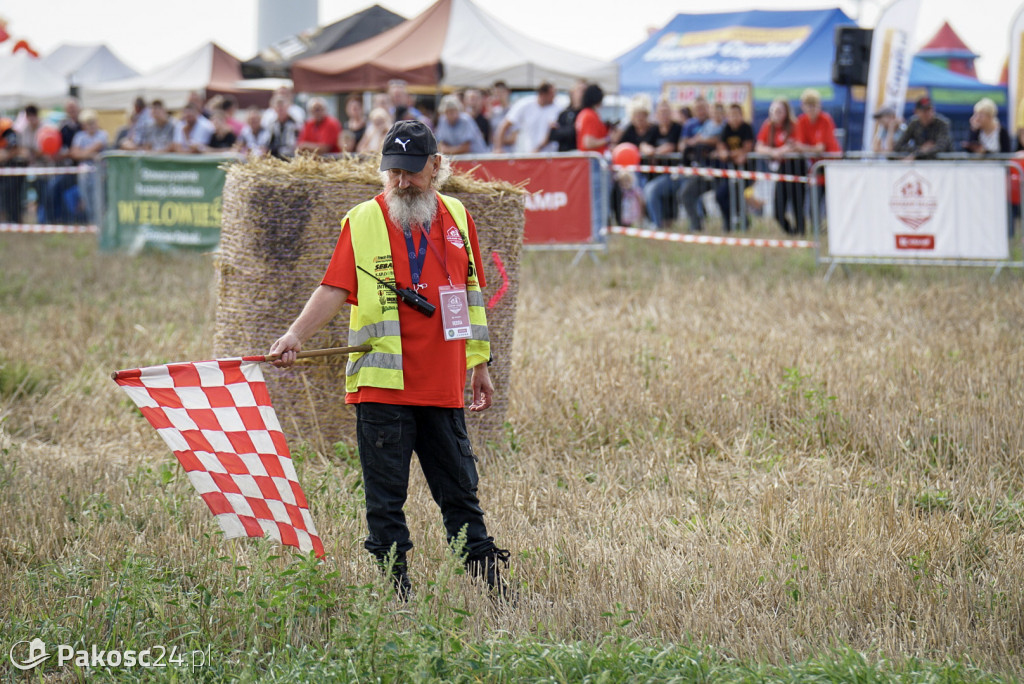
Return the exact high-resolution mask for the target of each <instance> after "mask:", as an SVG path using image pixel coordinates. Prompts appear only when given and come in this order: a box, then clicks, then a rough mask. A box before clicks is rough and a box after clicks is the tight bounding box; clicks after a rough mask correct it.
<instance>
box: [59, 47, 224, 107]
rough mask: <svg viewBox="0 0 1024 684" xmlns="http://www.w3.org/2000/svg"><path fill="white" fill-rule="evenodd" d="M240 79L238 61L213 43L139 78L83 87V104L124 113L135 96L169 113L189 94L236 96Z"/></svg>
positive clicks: (186, 98) (134, 77)
mask: <svg viewBox="0 0 1024 684" xmlns="http://www.w3.org/2000/svg"><path fill="white" fill-rule="evenodd" d="M241 79H242V70H241V66H240V63H239V61H238V59H237V58H235V57H233V56H232V55H231V54H229V53H228V52H226V51H225V50H224V49H223V48H221V47H219V46H218V45H216V44H215V43H207V44H205V45H203V46H201V47H200V48H198V49H196V50H193V51H192V52H190V53H188V54H187V55H184V56H183V57H181V58H179V59H178V60H176V61H174V62H172V63H171V64H168V65H166V66H163V67H160V68H158V69H156V70H155V71H152V72H150V73H147V74H142V75H141V76H133V77H130V78H122V79H117V80H114V81H106V82H103V83H96V84H93V85H83V86H82V87H81V88H80V89H79V93H78V95H79V97H80V98H81V100H82V104H83V105H84V106H86V107H92V108H93V109H106V110H109V109H125V108H127V107H128V106H129V105H130V104H132V102H134V101H135V98H136V97H137V96H142V97H143V98H145V99H146V101H147V102H148V101H151V100H154V99H161V100H163V101H164V103H165V104H166V105H167V106H168V107H169V108H171V109H178V108H179V107H182V106H184V104H185V102H186V101H187V100H188V96H189V93H191V92H192V91H199V92H201V93H205V95H206V96H207V97H209V96H210V94H211V93H213V92H220V93H235V92H239V90H240V89H239V88H237V87H236V86H235V83H236V82H237V81H240V80H241Z"/></svg>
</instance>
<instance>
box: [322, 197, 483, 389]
mask: <svg viewBox="0 0 1024 684" xmlns="http://www.w3.org/2000/svg"><path fill="white" fill-rule="evenodd" d="M439 196H440V197H441V200H442V201H443V202H444V204H445V207H446V208H447V209H448V212H449V213H450V214H451V215H452V218H453V219H454V221H455V225H456V227H457V228H458V230H459V232H460V233H461V234H462V235H463V238H464V239H463V242H464V244H465V248H466V253H467V255H468V258H469V264H470V269H469V270H470V273H469V275H468V276H467V278H466V294H467V299H468V301H469V322H470V335H471V339H468V340H466V365H467V367H470V368H471V367H473V366H475V365H477V364H479V363H486V362H487V361H488V359H489V358H490V342H489V336H488V332H487V314H486V310H485V309H484V298H483V294H482V293H481V292H480V283H479V280H478V279H477V276H476V273H475V262H474V260H473V252H472V249H473V248H472V246H471V245H470V244H469V231H468V219H467V216H466V209H465V207H464V206H463V205H462V203H461V202H460V201H459V200H457V199H455V198H453V197H446V196H445V195H439ZM344 221H348V225H349V230H350V231H352V252H353V256H354V258H355V263H356V266H362V267H363V268H365V269H366V270H367V271H369V272H371V273H374V274H376V275H377V277H379V278H381V279H382V280H385V281H388V282H392V283H393V282H395V271H394V263H393V262H392V260H391V241H390V238H389V237H388V227H387V223H386V222H385V220H384V212H383V210H382V209H381V207H380V205H379V204H378V203H377V201H376V200H369V201H367V202H363V203H362V204H359V205H357V206H356V207H354V208H353V209H352V210H351V211H350V212H349V213H348V215H347V216H346V217H345V219H344V220H343V222H342V225H344ZM356 286H357V288H358V292H359V293H360V294H361V295H363V296H360V297H359V301H360V304H359V305H353V306H352V309H351V314H350V316H349V334H348V342H349V344H350V345H353V346H354V345H359V344H370V345H371V346H372V347H373V351H372V352H366V353H362V354H351V355H350V356H349V361H348V366H347V368H346V370H345V376H346V377H345V390H346V391H348V392H355V391H357V390H358V389H359V388H360V387H382V388H385V389H404V387H405V382H404V378H403V375H402V337H401V329H400V326H399V322H398V303H397V298H396V297H395V295H394V293H392V292H390V291H388V290H383V286H381V285H379V284H378V283H377V282H376V281H375V280H374V279H373V278H371V277H370V276H369V275H367V274H365V273H363V272H362V271H360V270H359V269H358V268H357V269H356ZM365 293H373V294H375V295H378V296H371V297H366V296H365ZM382 297H383V300H384V302H383V304H384V305H382V302H381V298H382ZM364 300H365V301H364Z"/></svg>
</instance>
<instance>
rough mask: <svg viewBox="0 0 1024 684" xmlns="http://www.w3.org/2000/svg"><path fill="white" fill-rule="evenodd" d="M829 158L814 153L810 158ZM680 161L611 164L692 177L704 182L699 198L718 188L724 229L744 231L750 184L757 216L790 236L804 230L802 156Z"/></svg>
mask: <svg viewBox="0 0 1024 684" xmlns="http://www.w3.org/2000/svg"><path fill="white" fill-rule="evenodd" d="M834 156H835V155H820V156H818V157H816V158H821V157H834ZM682 160H683V157H682V155H681V154H678V153H677V154H671V155H660V156H658V157H654V158H648V160H645V161H646V162H649V163H641V164H637V165H629V166H622V165H618V166H616V165H613V167H612V168H613V170H619V169H621V170H627V171H634V172H637V173H644V174H652V175H659V174H668V175H670V176H674V177H682V178H696V179H698V181H703V182H706V183H707V186H706V187H704V188H700V191H701V192H700V194H701V196H703V195H704V194H705V193H707V192H710V191H712V190H715V191H716V192H722V193H723V195H725V198H726V199H727V207H728V211H727V215H728V217H729V225H728V226H723V228H726V229H727V230H728V231H729V232H731V231H746V230H749V227H750V226H749V224H748V220H749V209H750V207H749V206H748V205H749V201H748V198H747V194H746V190H747V189H748V188H750V187H755V188H757V190H756V191H755V197H756V199H757V204H758V205H759V206H760V207H761V209H762V211H763V214H764V215H765V216H769V217H772V218H774V219H775V221H776V222H777V223H779V224H780V227H782V229H783V232H785V233H789V234H794V235H802V234H805V233H806V232H807V231H806V222H807V217H808V214H809V208H808V207H807V206H806V199H807V196H808V193H807V189H806V186H807V184H808V183H809V182H812V181H809V180H808V175H807V171H806V169H807V165H808V158H807V157H806V156H805V155H795V154H787V155H783V156H782V157H781V158H779V159H775V158H773V157H771V156H770V155H765V154H757V153H751V154H749V155H748V156H747V163H746V164H745V165H743V166H742V167H739V168H737V167H736V166H735V165H734V164H732V163H727V162H714V161H712V162H710V163H704V164H701V165H693V166H687V165H683V164H682ZM642 161H643V160H642ZM683 187H685V184H684V186H683ZM758 192H759V193H760V194H759V195H758ZM726 193H727V194H726ZM678 194H679V193H678V192H673V194H672V199H673V201H674V204H673V205H672V206H671V207H670V211H671V212H672V216H678V214H679V198H678ZM716 199H717V197H716ZM724 219H725V217H724V216H723V220H724ZM790 219H792V220H790ZM655 229H657V226H655Z"/></svg>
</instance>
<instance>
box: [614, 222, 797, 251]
mask: <svg viewBox="0 0 1024 684" xmlns="http://www.w3.org/2000/svg"><path fill="white" fill-rule="evenodd" d="M607 231H608V232H609V233H615V234H616V235H626V236H629V237H638V238H646V239H648V240H665V241H667V242H689V243H693V244H698V245H729V246H731V247H785V248H791V249H806V248H808V247H814V244H815V243H814V242H813V241H811V240H777V239H774V238H746V237H729V236H726V235H701V234H699V233H696V234H695V233H670V232H667V231H663V230H646V229H643V228H627V227H625V226H609V227H608V228H607Z"/></svg>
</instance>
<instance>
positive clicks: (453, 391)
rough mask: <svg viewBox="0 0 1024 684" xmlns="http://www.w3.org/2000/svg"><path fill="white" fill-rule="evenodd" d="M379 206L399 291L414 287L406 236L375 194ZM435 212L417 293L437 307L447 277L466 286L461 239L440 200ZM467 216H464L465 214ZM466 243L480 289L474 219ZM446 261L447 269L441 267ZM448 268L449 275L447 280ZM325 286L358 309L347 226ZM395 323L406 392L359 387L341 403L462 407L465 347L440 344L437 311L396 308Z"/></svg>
mask: <svg viewBox="0 0 1024 684" xmlns="http://www.w3.org/2000/svg"><path fill="white" fill-rule="evenodd" d="M376 200H377V203H378V204H380V206H381V208H382V209H383V210H384V217H385V220H386V221H387V223H388V237H389V238H390V240H391V254H392V255H393V256H394V267H395V280H396V281H397V282H398V287H400V288H403V287H412V275H411V272H412V271H411V269H410V268H409V258H408V256H407V254H408V248H407V247H406V244H405V235H404V234H403V233H402V231H401V229H399V228H396V227H395V226H394V224H393V223H392V222H391V218H390V217H389V216H388V210H387V202H386V201H385V200H384V195H377V197H376ZM437 205H438V212H437V215H436V216H435V217H434V221H433V223H431V225H430V233H429V236H430V237H429V239H430V244H432V245H433V246H434V249H431V248H428V249H427V255H426V260H425V261H424V263H423V273H422V274H421V276H420V287H421V289H419V290H418V291H417V292H418V293H419V294H420V295H421V296H423V297H426V298H427V300H428V301H429V302H430V303H431V304H433V305H434V306H437V305H438V303H439V301H440V300H439V297H438V293H437V288H438V287H440V286H443V285H447V284H448V277H451V282H452V284H453V285H465V283H466V275H467V273H468V270H469V269H468V267H469V259H468V257H467V255H466V250H465V249H464V248H463V246H462V238H461V236H459V232H458V228H457V227H456V225H455V221H454V220H453V219H452V217H451V214H450V213H448V208H447V207H445V205H444V202H442V201H441V200H440V199H439V200H438V202H437ZM467 216H468V215H467ZM468 223H469V226H468V228H469V242H470V245H471V246H472V248H473V256H474V259H473V261H474V263H475V264H476V274H477V278H478V279H479V281H480V288H481V289H483V287H484V271H483V268H482V262H481V260H480V247H479V244H478V243H477V236H476V224H474V223H473V217H472V216H468ZM421 237H422V233H421V232H419V231H417V232H414V233H413V241H414V245H415V249H416V251H417V252H418V251H419V248H420V239H421ZM441 259H445V261H446V262H447V264H446V265H443V264H442V263H441ZM446 266H447V273H448V276H446V275H445V270H446ZM320 282H321V283H322V284H323V285H331V286H334V287H340V288H342V289H345V290H348V292H349V293H350V294H349V297H348V302H349V304H358V303H359V301H358V286H357V284H356V262H355V255H354V254H353V252H352V231H350V230H349V226H348V222H345V224H344V225H342V227H341V235H340V236H338V245H337V246H336V247H335V249H334V254H333V255H332V256H331V263H330V264H329V265H328V266H327V272H326V273H325V274H324V277H323V280H322V281H320ZM398 324H399V327H400V328H401V330H402V373H403V376H404V380H405V389H401V390H395V389H384V388H380V387H360V388H359V389H358V390H357V391H356V392H351V393H349V394H348V395H346V396H345V402H346V403H349V404H359V403H362V402H379V403H384V404H403V405H407V406H439V407H443V408H462V407H463V390H464V388H465V386H466V342H465V340H456V341H451V342H446V341H445V340H444V330H443V328H444V326H443V324H442V319H441V312H440V311H435V312H434V315H433V316H430V317H427V316H424V315H423V314H421V313H419V312H418V311H415V310H414V309H411V308H410V307H409V306H408V305H407V304H403V303H401V302H399V304H398Z"/></svg>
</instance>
